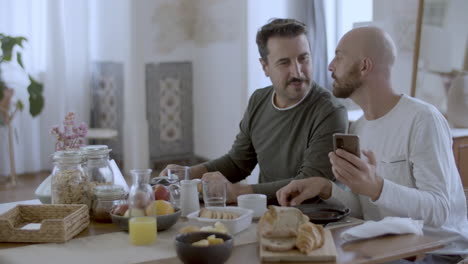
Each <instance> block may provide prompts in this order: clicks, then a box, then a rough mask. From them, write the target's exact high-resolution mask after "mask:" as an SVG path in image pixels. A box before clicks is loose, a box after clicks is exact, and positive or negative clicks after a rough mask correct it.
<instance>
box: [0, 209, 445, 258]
mask: <svg viewBox="0 0 468 264" xmlns="http://www.w3.org/2000/svg"><path fill="white" fill-rule="evenodd" d="M17 204H40V201H39V200H27V201H18V202H13V203H2V204H0V217H1V214H3V213H4V212H6V211H7V210H9V209H11V208H13V207H14V206H16V205H17ZM362 222H363V221H362V220H359V219H356V218H353V217H349V216H347V217H346V218H344V219H342V220H340V221H338V222H335V223H333V224H330V225H328V226H326V228H329V229H330V231H331V234H332V237H333V240H334V244H335V246H336V252H337V257H336V261H335V262H326V263H385V262H388V261H393V260H398V259H402V258H408V259H415V258H420V257H421V256H423V255H424V254H425V253H427V252H430V251H433V250H436V249H440V248H443V247H444V246H445V245H446V244H448V243H449V242H450V241H451V239H450V238H438V237H431V236H427V235H415V234H404V235H385V236H379V237H375V238H370V239H364V240H358V241H352V242H347V241H344V240H343V239H342V238H341V233H343V232H344V231H346V230H347V229H349V228H351V227H352V226H355V225H358V224H361V223H362ZM188 224H189V222H188V220H187V219H185V218H181V219H180V220H179V221H178V222H177V223H176V224H175V225H174V226H173V227H171V228H170V229H168V230H166V231H161V232H158V235H157V241H156V243H154V244H153V245H150V246H134V245H131V244H130V242H129V239H128V233H127V232H124V231H121V230H120V228H119V227H118V226H117V225H115V224H112V223H97V222H94V221H91V222H90V224H89V226H88V227H87V228H86V229H84V230H83V231H82V232H81V233H79V234H78V235H77V236H75V237H74V238H73V239H71V240H69V241H67V242H65V243H40V244H37V243H36V244H34V243H5V242H3V243H0V264H3V263H5V264H6V263H8V264H16V263H28V264H29V263H66V264H74V263H77V264H81V263H84V264H91V263H99V264H101V263H102V264H103V263H112V264H116V263H138V264H157V263H158V264H159V263H161V264H169V263H182V262H181V261H180V260H179V259H178V257H177V254H176V251H175V246H174V239H175V236H176V235H177V233H178V230H180V228H182V227H183V226H186V225H188ZM256 228H257V223H256V222H255V221H253V222H252V224H251V225H250V226H249V227H248V228H247V229H246V230H244V231H242V232H240V233H238V234H236V235H235V236H234V248H233V251H232V253H231V256H230V258H229V259H228V261H227V262H226V263H242V264H249V263H267V262H262V261H261V259H260V255H259V243H258V240H257V237H256V233H257V232H256ZM290 263H298V262H290ZM300 263H306V262H300ZM311 263H314V264H318V263H322V262H311Z"/></svg>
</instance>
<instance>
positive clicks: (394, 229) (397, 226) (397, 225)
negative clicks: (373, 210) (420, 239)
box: [341, 216, 424, 241]
mask: <svg viewBox="0 0 468 264" xmlns="http://www.w3.org/2000/svg"><path fill="white" fill-rule="evenodd" d="M423 225H424V222H423V221H422V220H414V219H411V218H403V217H390V216H387V217H385V218H384V219H382V220H380V221H377V222H376V221H366V222H365V223H364V224H362V225H358V226H356V227H352V228H350V229H348V230H346V231H345V232H343V233H341V238H342V239H343V240H345V241H352V240H357V239H364V238H371V237H376V236H381V235H386V234H409V233H412V234H416V235H422V234H423V231H422V228H423Z"/></svg>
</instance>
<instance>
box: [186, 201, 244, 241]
mask: <svg viewBox="0 0 468 264" xmlns="http://www.w3.org/2000/svg"><path fill="white" fill-rule="evenodd" d="M206 209H210V210H214V211H228V212H233V213H236V214H239V217H238V218H236V219H229V220H227V219H226V220H225V219H209V218H202V217H198V215H199V214H200V211H199V210H198V211H195V212H193V213H190V214H189V215H187V218H188V219H189V222H190V224H191V225H196V226H199V227H203V226H210V225H211V226H213V225H214V224H215V223H216V222H220V223H222V224H223V225H224V226H226V228H227V229H228V230H229V233H231V234H233V235H234V234H237V233H239V232H240V231H242V230H244V229H247V228H248V227H249V225H250V224H251V223H252V215H253V211H252V210H250V209H244V208H240V207H236V206H226V207H206Z"/></svg>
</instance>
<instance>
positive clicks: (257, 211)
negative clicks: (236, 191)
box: [237, 193, 267, 218]
mask: <svg viewBox="0 0 468 264" xmlns="http://www.w3.org/2000/svg"><path fill="white" fill-rule="evenodd" d="M237 206H239V207H242V208H246V209H251V210H253V212H254V213H253V217H254V218H259V217H261V216H262V215H263V214H264V213H265V211H266V210H267V197H266V195H264V194H257V193H253V194H243V195H239V196H238V197H237Z"/></svg>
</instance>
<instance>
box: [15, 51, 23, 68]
mask: <svg viewBox="0 0 468 264" xmlns="http://www.w3.org/2000/svg"><path fill="white" fill-rule="evenodd" d="M16 61H17V62H18V64H19V66H21V68H23V70H24V66H23V57H22V56H21V53H20V52H19V51H18V52H16Z"/></svg>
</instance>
